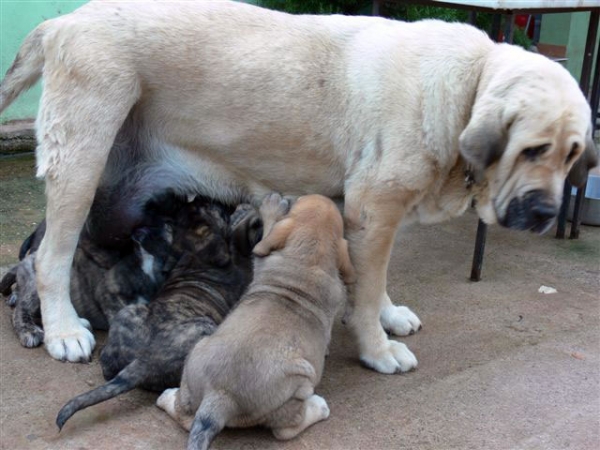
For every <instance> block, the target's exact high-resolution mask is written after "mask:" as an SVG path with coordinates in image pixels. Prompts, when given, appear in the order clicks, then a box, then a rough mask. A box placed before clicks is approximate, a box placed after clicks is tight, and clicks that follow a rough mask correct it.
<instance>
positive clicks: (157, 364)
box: [56, 201, 262, 428]
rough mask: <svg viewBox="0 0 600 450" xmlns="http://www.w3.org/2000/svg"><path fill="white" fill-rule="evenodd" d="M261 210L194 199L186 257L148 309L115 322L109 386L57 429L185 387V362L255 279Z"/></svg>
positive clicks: (105, 357)
mask: <svg viewBox="0 0 600 450" xmlns="http://www.w3.org/2000/svg"><path fill="white" fill-rule="evenodd" d="M261 236H262V224H261V222H260V218H259V215H258V213H257V211H256V210H255V209H254V208H252V207H251V206H249V205H241V206H239V207H238V208H237V209H236V211H235V212H234V214H233V215H232V216H231V217H229V214H228V211H227V210H226V208H224V207H222V206H220V205H217V204H206V202H202V201H195V202H193V203H191V204H189V205H187V207H184V208H183V209H182V210H181V211H180V213H179V215H178V217H177V220H176V224H175V227H174V233H173V247H174V248H175V249H176V251H180V252H181V254H182V256H181V257H180V259H179V260H178V262H177V263H176V264H175V267H174V268H173V269H172V271H171V272H170V275H169V276H168V279H167V280H166V282H165V284H164V286H163V287H162V288H161V289H160V291H159V292H158V294H157V296H156V298H155V299H153V300H152V301H151V302H150V303H149V304H147V305H144V304H137V305H130V306H127V307H125V308H123V309H122V310H121V311H120V312H119V313H118V314H117V316H116V317H115V318H114V320H113V321H112V322H111V326H110V331H109V336H108V343H107V344H106V346H105V347H104V349H103V350H102V353H101V356H100V363H101V365H102V370H103V374H104V377H105V378H106V379H110V380H111V381H109V382H108V383H106V384H104V385H103V386H100V387H98V388H96V389H93V390H91V391H89V392H86V393H84V394H81V395H79V396H77V397H75V398H74V399H72V400H70V401H69V402H68V403H67V404H66V405H65V406H64V407H63V408H62V409H61V410H60V412H59V414H58V417H57V420H56V423H57V425H58V427H59V428H62V427H63V425H64V424H65V422H66V421H67V420H68V419H69V418H70V417H71V416H72V415H73V414H75V412H77V411H79V410H80V409H83V408H86V407H88V406H91V405H95V404H97V403H100V402H102V401H105V400H108V399H110V398H113V397H115V396H117V395H119V394H121V393H124V392H127V391H130V390H132V389H134V388H136V387H143V388H146V389H150V390H155V391H162V390H164V389H165V388H168V387H175V386H178V385H179V383H180V380H181V372H182V370H183V364H184V361H185V358H186V356H187V354H188V353H189V351H190V350H191V348H192V347H193V346H194V345H195V344H196V342H198V340H200V339H201V338H202V337H204V336H207V335H210V334H212V333H213V332H214V331H215V329H216V328H217V326H218V325H219V324H220V323H221V321H222V320H223V319H224V317H225V316H226V315H227V314H228V313H229V311H230V310H231V309H232V307H233V306H234V305H235V303H236V302H237V301H238V300H239V298H240V297H241V295H242V293H243V291H244V290H245V288H246V286H247V285H248V284H249V283H250V281H251V279H252V262H251V252H252V248H253V247H254V245H255V244H256V243H257V242H258V241H259V240H260V239H261Z"/></svg>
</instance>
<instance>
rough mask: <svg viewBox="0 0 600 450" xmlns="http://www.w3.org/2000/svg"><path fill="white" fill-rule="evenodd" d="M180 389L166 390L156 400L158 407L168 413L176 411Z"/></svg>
mask: <svg viewBox="0 0 600 450" xmlns="http://www.w3.org/2000/svg"><path fill="white" fill-rule="evenodd" d="M178 390H179V388H171V389H165V390H164V392H163V393H162V394H160V396H159V397H158V398H157V399H156V406H158V407H159V408H160V409H162V410H163V411H166V412H168V413H169V412H171V411H174V410H175V396H176V395H177V391H178Z"/></svg>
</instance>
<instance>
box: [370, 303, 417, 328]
mask: <svg viewBox="0 0 600 450" xmlns="http://www.w3.org/2000/svg"><path fill="white" fill-rule="evenodd" d="M379 319H380V321H381V326H382V327H383V329H384V330H385V331H386V332H388V333H390V334H392V335H394V336H408V335H409V334H414V333H416V332H417V331H419V330H420V329H421V328H422V325H421V321H420V320H419V318H418V317H417V315H416V314H415V313H414V312H412V311H411V310H410V309H408V308H407V307H406V306H396V305H388V306H386V307H384V308H383V309H382V310H381V315H380V316H379Z"/></svg>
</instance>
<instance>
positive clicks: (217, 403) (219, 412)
mask: <svg viewBox="0 0 600 450" xmlns="http://www.w3.org/2000/svg"><path fill="white" fill-rule="evenodd" d="M236 409H237V408H236V406H235V403H234V402H233V400H231V399H230V398H229V397H228V396H226V395H222V394H214V395H209V396H206V397H205V398H204V399H202V403H201V404H200V407H199V408H198V410H197V411H196V415H195V416H194V422H193V423H192V428H191V429H190V437H189V439H188V445H187V450H207V449H208V447H210V443H211V442H212V441H213V439H214V438H215V437H216V436H217V434H219V433H220V432H221V430H222V429H223V428H225V425H226V424H227V422H228V420H229V418H230V417H231V415H232V414H234V412H235V411H236Z"/></svg>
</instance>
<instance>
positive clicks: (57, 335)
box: [44, 317, 96, 362]
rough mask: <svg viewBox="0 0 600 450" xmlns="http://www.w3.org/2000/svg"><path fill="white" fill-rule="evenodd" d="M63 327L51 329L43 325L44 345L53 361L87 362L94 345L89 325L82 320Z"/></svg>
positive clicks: (79, 319)
mask: <svg viewBox="0 0 600 450" xmlns="http://www.w3.org/2000/svg"><path fill="white" fill-rule="evenodd" d="M68 325H69V324H67V326H65V325H64V324H63V323H61V326H60V327H53V326H48V325H46V324H44V345H45V346H46V350H47V351H48V353H49V354H50V356H52V357H53V358H54V359H58V360H60V361H70V362H89V361H90V359H91V358H92V350H94V346H95V345H96V341H95V339H94V335H93V334H92V332H91V331H90V329H91V325H90V323H89V322H88V321H87V320H85V319H82V318H79V317H76V320H74V321H73V322H72V324H70V326H68Z"/></svg>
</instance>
